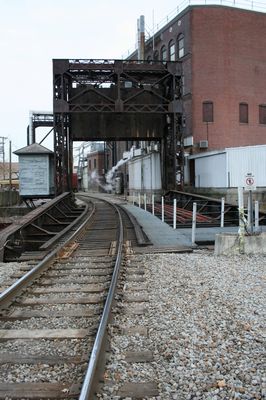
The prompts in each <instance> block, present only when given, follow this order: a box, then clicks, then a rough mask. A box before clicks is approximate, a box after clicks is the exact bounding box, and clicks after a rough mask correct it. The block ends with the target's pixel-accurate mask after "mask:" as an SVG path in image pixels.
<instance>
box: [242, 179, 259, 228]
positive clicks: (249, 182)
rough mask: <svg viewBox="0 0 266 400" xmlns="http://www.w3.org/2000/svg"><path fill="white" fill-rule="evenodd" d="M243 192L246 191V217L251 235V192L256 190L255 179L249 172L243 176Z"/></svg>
mask: <svg viewBox="0 0 266 400" xmlns="http://www.w3.org/2000/svg"><path fill="white" fill-rule="evenodd" d="M245 190H248V196H249V202H248V205H249V207H248V215H249V221H250V232H251V233H253V199H252V192H253V191H254V190H256V184H255V177H254V175H253V174H252V173H251V172H248V173H247V174H246V175H245Z"/></svg>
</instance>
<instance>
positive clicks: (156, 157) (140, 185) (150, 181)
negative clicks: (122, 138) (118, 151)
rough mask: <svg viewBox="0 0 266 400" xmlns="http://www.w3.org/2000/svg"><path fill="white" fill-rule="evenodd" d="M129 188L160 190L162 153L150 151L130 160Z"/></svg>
mask: <svg viewBox="0 0 266 400" xmlns="http://www.w3.org/2000/svg"><path fill="white" fill-rule="evenodd" d="M128 176H129V190H131V191H132V190H139V191H141V190H151V191H153V190H160V189H161V187H162V184H161V165H160V154H159V153H150V154H148V155H146V156H143V157H138V158H135V159H132V160H130V161H129V162H128Z"/></svg>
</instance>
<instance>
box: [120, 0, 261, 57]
mask: <svg viewBox="0 0 266 400" xmlns="http://www.w3.org/2000/svg"><path fill="white" fill-rule="evenodd" d="M206 5H219V6H226V7H235V8H241V9H244V10H251V11H258V12H262V13H265V12H266V3H265V1H263V0H183V1H181V2H180V4H179V5H178V6H177V7H175V8H174V10H172V11H170V12H169V14H168V15H167V16H166V17H165V18H163V19H162V20H161V21H159V22H158V23H156V24H154V26H153V27H152V29H147V26H146V28H145V32H146V34H147V36H146V40H149V39H150V38H151V37H152V36H154V35H155V34H156V32H158V31H159V30H160V29H162V28H163V27H164V26H165V25H167V24H168V23H169V22H170V21H171V20H172V19H174V18H175V17H176V16H177V15H178V14H180V13H181V12H182V11H183V10H185V9H186V8H187V7H189V6H206ZM136 49H137V44H135V46H134V47H132V48H130V49H129V50H128V51H127V53H125V54H123V55H122V59H124V58H127V57H129V55H130V54H132V53H134V51H136Z"/></svg>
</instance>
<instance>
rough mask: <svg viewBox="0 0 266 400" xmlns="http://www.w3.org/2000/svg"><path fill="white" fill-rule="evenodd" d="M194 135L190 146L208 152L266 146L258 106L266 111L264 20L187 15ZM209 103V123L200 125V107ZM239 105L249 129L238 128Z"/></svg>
mask: <svg viewBox="0 0 266 400" xmlns="http://www.w3.org/2000/svg"><path fill="white" fill-rule="evenodd" d="M191 38H192V39H191V42H192V98H193V102H192V104H193V106H192V107H193V108H192V121H193V122H192V129H193V136H194V143H197V142H199V141H200V140H205V139H207V140H208V141H209V149H213V148H215V149H218V148H223V147H235V146H246V145H258V144H265V143H266V125H262V124H259V105H260V104H265V105H266V14H263V13H256V12H250V11H244V10H239V9H234V8H227V7H199V8H194V9H192V12H191ZM204 101H212V102H213V114H214V115H213V122H210V123H208V126H207V123H206V122H203V121H202V103H203V102H204ZM239 103H246V104H247V105H248V123H240V122H239Z"/></svg>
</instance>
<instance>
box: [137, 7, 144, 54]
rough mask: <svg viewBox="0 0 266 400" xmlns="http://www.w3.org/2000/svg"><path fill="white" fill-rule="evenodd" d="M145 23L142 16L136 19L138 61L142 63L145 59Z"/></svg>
mask: <svg viewBox="0 0 266 400" xmlns="http://www.w3.org/2000/svg"><path fill="white" fill-rule="evenodd" d="M144 50H145V21H144V15H141V16H140V18H139V19H138V60H139V61H143V60H144V59H145V54H144Z"/></svg>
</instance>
